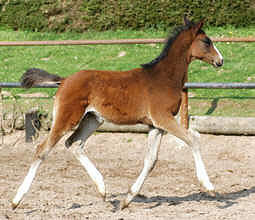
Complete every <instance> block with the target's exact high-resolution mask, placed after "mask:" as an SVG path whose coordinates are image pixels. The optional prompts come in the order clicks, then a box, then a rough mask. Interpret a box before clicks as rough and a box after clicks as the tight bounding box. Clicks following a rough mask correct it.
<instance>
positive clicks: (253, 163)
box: [0, 131, 255, 220]
mask: <svg viewBox="0 0 255 220" xmlns="http://www.w3.org/2000/svg"><path fill="white" fill-rule="evenodd" d="M24 135H25V133H24V131H19V132H15V133H13V134H11V135H8V136H5V137H4V144H2V145H0V155H1V157H0V166H1V171H0V196H1V197H0V198H1V200H0V219H1V220H2V219H15V220H17V219H54V220H55V219H116V220H130V219H136V220H137V219H146V220H147V219H176V220H177V219H178V220H180V219H192V220H193V219H195V220H196V219H198V220H202V219H204V220H210V219H213V220H214V219H231V220H235V219H238V220H240V219H241V220H252V219H255V137H251V136H249V137H247V136H214V135H201V143H202V144H201V153H202V157H203V159H204V162H205V165H206V167H207V171H208V174H209V176H210V178H211V181H212V182H213V183H214V184H215V187H216V190H217V192H218V195H217V196H216V197H211V196H209V195H207V194H206V193H204V192H202V191H201V188H200V186H199V183H198V181H197V178H196V175H195V170H194V163H193V158H192V155H191V152H190V149H189V148H188V147H184V148H181V149H179V148H178V147H177V146H178V144H177V142H176V141H175V140H174V139H173V138H171V136H169V135H165V136H164V137H163V140H162V144H161V149H160V153H159V160H158V163H157V165H156V167H155V169H154V170H153V172H152V173H151V175H150V176H149V177H148V179H147V180H146V182H145V184H144V186H143V188H142V190H141V193H140V195H139V196H137V197H136V198H135V200H134V201H133V202H132V203H131V205H130V206H129V208H127V209H125V210H123V211H119V210H118V205H119V202H120V200H121V199H122V198H123V197H124V196H125V192H127V188H128V186H130V185H131V184H132V183H133V182H134V181H135V178H136V177H137V175H138V174H139V171H140V170H141V168H142V166H143V158H144V153H145V149H146V143H147V140H146V137H147V135H146V134H134V133H96V134H95V135H93V136H92V137H91V138H90V139H89V141H88V143H87V150H86V151H87V153H88V155H89V157H90V159H91V160H92V161H93V162H94V163H95V164H96V166H97V167H98V169H99V170H100V171H101V173H102V174H103V176H104V178H105V184H106V188H107V199H106V202H103V201H102V199H101V198H100V196H99V194H98V193H97V191H96V188H95V185H94V183H93V182H92V181H91V179H90V178H89V177H88V175H87V173H86V172H85V170H84V169H83V167H82V166H81V165H80V163H79V162H78V161H77V160H76V159H75V158H74V156H73V154H72V153H71V150H70V149H69V150H67V149H65V147H64V144H63V141H64V139H65V138H66V137H65V138H64V139H63V140H62V141H61V142H60V143H58V144H57V146H56V148H55V149H54V150H53V152H51V154H50V155H49V157H48V159H47V160H46V161H45V162H44V163H43V164H42V165H41V167H40V168H39V170H38V172H37V176H36V178H35V181H34V182H33V184H32V186H31V188H30V191H29V192H28V194H27V195H26V196H25V198H24V200H23V201H22V203H21V204H20V206H19V207H18V208H17V209H16V210H15V211H12V210H11V206H10V203H11V200H12V198H13V197H14V195H15V193H16V190H17V188H18V186H19V185H20V184H21V182H22V181H23V178H24V176H25V175H26V173H27V171H28V168H29V166H30V162H31V160H32V155H33V152H34V151H35V145H33V144H26V143H25V142H24V139H25V138H24ZM44 137H45V134H40V138H39V139H40V140H37V141H36V143H38V142H39V141H41V140H42V139H43V138H44Z"/></svg>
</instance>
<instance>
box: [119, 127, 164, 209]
mask: <svg viewBox="0 0 255 220" xmlns="http://www.w3.org/2000/svg"><path fill="white" fill-rule="evenodd" d="M162 134H163V131H161V130H159V129H156V128H154V129H152V130H150V131H149V137H148V152H147V154H146V156H145V159H144V167H143V170H142V172H141V173H140V175H139V177H138V178H137V180H136V182H135V183H134V184H133V185H132V187H131V189H130V192H129V193H128V195H127V198H126V200H125V202H124V204H123V206H122V207H121V208H125V207H126V206H128V204H129V203H130V202H131V200H132V199H133V198H134V197H135V196H136V195H137V194H138V193H139V191H140V189H141V187H142V185H143V183H144V181H145V179H146V177H147V176H148V174H149V173H150V171H151V170H152V168H153V166H154V165H155V162H156V161H157V157H158V150H159V146H160V141H161V137H162Z"/></svg>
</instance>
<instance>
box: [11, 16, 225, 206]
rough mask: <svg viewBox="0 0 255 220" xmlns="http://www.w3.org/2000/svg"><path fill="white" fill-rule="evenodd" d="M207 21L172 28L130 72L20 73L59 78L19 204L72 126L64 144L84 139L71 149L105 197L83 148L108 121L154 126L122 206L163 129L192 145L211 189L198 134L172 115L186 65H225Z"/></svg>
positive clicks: (34, 78)
mask: <svg viewBox="0 0 255 220" xmlns="http://www.w3.org/2000/svg"><path fill="white" fill-rule="evenodd" d="M202 26H203V21H200V22H198V23H193V22H190V21H189V20H187V19H186V18H185V25H183V26H181V27H178V28H176V29H175V30H174V32H173V34H172V35H171V36H170V37H169V38H168V39H167V41H166V44H165V47H164V49H163V50H162V52H161V54H160V55H159V56H158V57H157V58H156V59H154V60H153V61H151V62H150V63H147V64H144V65H142V68H137V69H132V70H129V71H123V72H120V71H98V70H82V71H80V72H77V73H75V74H73V75H71V76H69V77H67V78H61V77H59V76H57V75H52V74H49V73H47V72H45V71H43V70H40V69H30V70H28V71H27V72H26V73H25V74H24V75H23V77H22V84H23V86H24V87H27V88H28V87H31V86H33V85H35V84H38V83H45V84H46V83H58V84H59V89H58V91H57V93H56V98H55V102H54V109H53V123H52V128H51V130H50V133H49V135H48V137H47V138H46V139H45V140H44V141H43V142H42V143H41V144H39V145H38V146H37V149H36V152H35V155H34V159H33V162H32V164H31V167H30V169H29V171H28V174H27V176H26V177H25V179H24V181H23V183H22V184H21V186H20V187H19V189H18V191H17V194H16V196H15V197H14V199H13V201H12V207H13V208H16V207H17V206H18V204H19V203H20V201H21V200H22V198H23V196H24V194H25V193H27V191H28V190H29V188H30V185H31V183H32V181H33V179H34V176H35V174H36V171H37V169H38V167H39V165H40V164H41V163H42V161H44V159H45V158H46V157H47V155H48V153H49V152H50V151H51V150H52V148H53V147H54V146H55V144H56V143H57V142H58V141H59V139H60V138H61V137H62V136H63V135H64V134H65V133H66V132H68V131H70V130H71V129H72V128H76V130H75V131H74V132H73V134H72V135H71V136H70V137H69V138H68V139H67V140H66V142H65V144H66V147H70V146H71V145H72V144H73V143H74V142H76V141H80V145H79V146H78V147H77V146H76V149H75V150H74V151H73V152H74V155H75V157H76V158H77V159H78V160H79V161H80V162H81V164H82V165H83V167H84V168H85V170H86V171H87V172H88V174H89V176H90V177H91V178H92V180H93V181H94V182H95V184H96V186H97V189H98V191H99V193H100V194H101V196H102V197H103V198H105V196H106V191H105V184H104V180H103V176H102V175H101V173H100V172H99V171H98V170H97V168H96V167H95V166H94V164H93V163H92V162H91V161H90V160H89V158H88V157H87V156H86V153H85V151H84V144H85V141H86V140H87V138H88V137H89V136H90V135H91V134H92V133H93V132H94V131H95V130H96V129H97V128H98V127H99V126H100V125H101V124H102V123H103V122H104V121H110V122H113V123H115V124H136V123H143V124H147V125H149V126H150V127H151V129H150V131H149V135H148V151H147V153H146V156H145V159H144V167H143V169H142V171H141V173H140V175H139V176H138V178H137V180H136V181H135V183H134V184H133V185H132V186H131V188H130V189H129V191H128V194H127V197H126V199H125V200H124V201H123V202H122V203H121V204H122V205H121V208H125V207H127V206H128V205H129V203H130V202H131V201H132V199H133V198H134V197H135V196H136V195H137V194H138V193H139V191H140V189H141V187H142V185H143V183H144V181H145V179H146V177H147V176H148V174H149V173H150V172H151V170H152V169H153V167H154V165H155V163H156V161H157V155H158V149H159V145H160V141H161V137H162V135H163V131H166V132H169V133H171V134H172V135H175V136H176V137H178V138H179V139H181V140H182V141H184V142H185V143H186V144H187V145H188V146H190V147H191V149H192V152H193V156H194V161H195V166H196V174H197V177H198V180H199V181H200V183H201V184H202V186H203V187H205V189H206V190H208V191H213V190H214V187H213V185H212V183H211V182H210V180H209V178H208V175H207V173H206V170H205V167H204V164H203V161H202V159H201V156H200V152H199V141H198V138H197V137H196V135H193V134H192V132H190V131H188V130H186V129H184V128H183V127H182V126H180V125H179V124H178V123H177V122H176V120H175V118H174V116H175V115H176V114H177V113H178V111H179V108H180V104H181V97H182V89H183V85H184V83H185V81H186V78H187V72H188V66H189V64H190V63H191V61H193V60H195V59H200V60H203V61H205V62H207V63H209V64H212V65H213V66H215V67H219V66H222V64H223V58H222V56H221V54H220V53H219V51H218V50H217V49H216V47H215V46H214V45H213V43H212V41H211V40H210V38H208V37H207V35H206V34H205V32H204V31H203V30H202V29H201V28H202Z"/></svg>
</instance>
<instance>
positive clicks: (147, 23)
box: [0, 0, 255, 32]
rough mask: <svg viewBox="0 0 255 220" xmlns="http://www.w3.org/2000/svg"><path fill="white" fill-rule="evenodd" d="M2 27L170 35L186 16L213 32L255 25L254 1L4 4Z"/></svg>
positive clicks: (0, 5) (28, 0)
mask: <svg viewBox="0 0 255 220" xmlns="http://www.w3.org/2000/svg"><path fill="white" fill-rule="evenodd" d="M0 10H1V13H0V24H1V25H8V26H9V27H11V28H13V29H15V30H18V29H28V30H32V31H55V32H63V31H78V32H83V31H86V30H89V29H92V30H97V31H104V30H109V29H111V30H114V29H134V30H138V29H145V28H159V29H168V28H169V26H172V25H176V24H181V23H182V17H183V15H184V14H186V15H188V16H189V17H190V18H191V19H195V20H198V19H201V18H203V17H204V18H206V20H207V24H209V25H211V26H224V25H233V26H237V27H238V26H249V25H254V21H255V3H254V1H253V0H235V1H233V0H221V1H218V0H175V1H171V0H158V1H155V0H139V1H136V0H86V1H85V0H69V1H67V0H65V1H61V0H57V1H55V0H10V1H1V0H0Z"/></svg>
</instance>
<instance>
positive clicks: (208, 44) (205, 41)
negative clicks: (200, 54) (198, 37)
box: [202, 38, 212, 47]
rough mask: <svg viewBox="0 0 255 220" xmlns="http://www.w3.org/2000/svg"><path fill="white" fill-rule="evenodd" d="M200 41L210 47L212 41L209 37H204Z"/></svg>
mask: <svg viewBox="0 0 255 220" xmlns="http://www.w3.org/2000/svg"><path fill="white" fill-rule="evenodd" d="M202 41H203V42H204V43H205V45H206V46H207V47H210V46H211V43H212V41H211V40H210V39H209V38H205V39H203V40H202Z"/></svg>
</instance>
